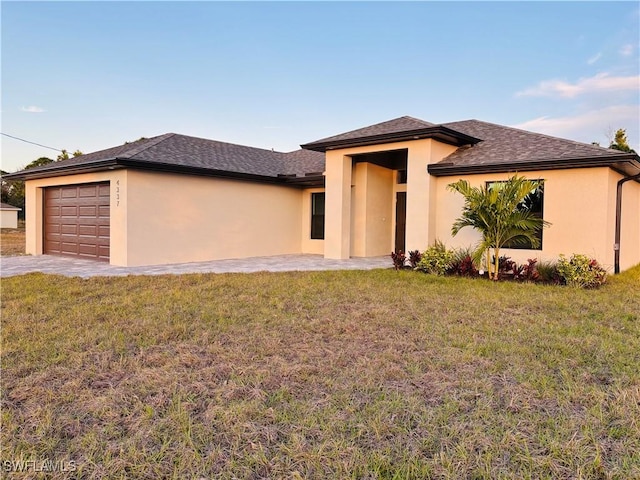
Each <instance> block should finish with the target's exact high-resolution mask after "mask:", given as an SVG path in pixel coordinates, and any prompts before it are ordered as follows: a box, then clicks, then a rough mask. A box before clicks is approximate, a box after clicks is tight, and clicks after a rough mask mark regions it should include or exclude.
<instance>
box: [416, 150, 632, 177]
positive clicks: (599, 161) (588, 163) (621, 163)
mask: <svg viewBox="0 0 640 480" xmlns="http://www.w3.org/2000/svg"><path fill="white" fill-rule="evenodd" d="M595 167H609V168H612V169H613V170H615V171H617V172H619V173H621V174H623V175H629V176H632V175H637V174H638V173H640V161H639V160H638V157H637V155H633V154H631V155H625V156H624V157H623V156H620V157H614V158H606V157H605V158H603V157H590V158H570V159H554V160H533V161H527V162H512V163H500V164H484V165H456V164H453V163H433V164H431V165H428V166H427V171H428V172H429V174H431V175H433V176H435V177H446V176H452V175H472V174H481V173H498V172H530V171H534V170H566V169H571V168H595Z"/></svg>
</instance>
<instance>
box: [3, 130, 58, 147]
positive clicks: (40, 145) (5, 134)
mask: <svg viewBox="0 0 640 480" xmlns="http://www.w3.org/2000/svg"><path fill="white" fill-rule="evenodd" d="M0 135H4V136H5V137H9V138H13V139H14V140H20V141H21V142H25V143H30V144H31V145H37V146H39V147H43V148H48V149H49V150H55V151H56V152H62V149H61V148H53V147H47V146H46V145H42V144H41V143H36V142H31V141H29V140H25V139H24V138H20V137H14V136H13V135H9V134H8V133H2V132H0Z"/></svg>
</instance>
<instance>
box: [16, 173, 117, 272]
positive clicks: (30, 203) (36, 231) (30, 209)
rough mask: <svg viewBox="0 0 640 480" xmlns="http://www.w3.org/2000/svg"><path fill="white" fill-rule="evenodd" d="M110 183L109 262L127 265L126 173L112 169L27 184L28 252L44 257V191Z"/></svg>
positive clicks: (26, 222)
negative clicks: (77, 185) (63, 186)
mask: <svg viewBox="0 0 640 480" xmlns="http://www.w3.org/2000/svg"><path fill="white" fill-rule="evenodd" d="M93 182H110V195H111V198H110V202H111V211H110V217H111V218H110V226H111V227H110V228H111V238H110V240H109V250H110V257H111V260H110V263H111V264H112V265H127V231H126V225H127V208H126V205H127V197H126V184H127V172H126V171H125V170H113V171H108V172H99V173H84V174H80V175H67V176H63V177H52V178H44V179H39V180H29V181H27V182H25V213H26V218H25V233H26V253H27V254H30V255H42V249H43V245H42V238H43V233H44V232H43V211H42V207H43V189H44V188H45V187H54V186H60V185H75V184H78V183H93Z"/></svg>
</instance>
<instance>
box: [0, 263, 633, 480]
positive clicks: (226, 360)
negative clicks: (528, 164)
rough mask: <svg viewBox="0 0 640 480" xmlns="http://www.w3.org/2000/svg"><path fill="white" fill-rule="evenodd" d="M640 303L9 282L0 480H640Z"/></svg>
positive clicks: (446, 281)
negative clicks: (21, 470) (45, 468)
mask: <svg viewBox="0 0 640 480" xmlns="http://www.w3.org/2000/svg"><path fill="white" fill-rule="evenodd" d="M639 286H640V267H637V268H635V269H633V270H632V271H629V272H626V273H625V274H623V275H621V276H617V277H613V278H611V279H610V281H609V283H607V284H606V285H604V286H603V287H602V288H600V289H598V290H593V291H587V290H575V289H570V288H568V287H554V286H541V285H527V284H516V283H499V284H494V283H492V282H487V281H484V280H480V279H475V280H471V279H464V278H454V277H446V278H443V277H434V276H428V275H422V274H416V273H414V272H405V271H398V272H397V271H393V270H376V271H370V272H353V271H349V272H318V273H260V274H250V275H246V274H226V275H215V274H207V275H182V276H159V277H143V276H139V277H127V278H92V279H85V280H83V279H79V278H74V279H69V278H63V277H60V276H50V275H42V274H31V275H26V276H21V277H13V278H9V279H3V281H2V398H1V399H2V432H1V444H2V461H3V463H2V465H1V466H0V467H1V468H2V469H3V472H8V471H9V470H11V469H13V470H15V469H16V468H17V466H19V465H18V462H20V461H32V462H34V463H32V464H26V467H27V468H26V469H27V470H28V473H27V474H26V475H27V477H28V478H33V477H37V476H38V475H40V476H41V478H47V479H49V478H70V477H71V478H74V477H78V478H96V479H98V478H100V479H101V478H147V479H156V478H194V479H196V478H242V479H244V478H256V479H258V478H311V479H325V478H362V479H374V478H381V479H382V478H384V479H391V478H397V479H405V478H406V479H409V478H415V479H427V478H438V479H440V478H443V479H444V478H451V479H454V478H476V479H503V478H504V479H507V478H508V479H521V478H531V479H534V478H535V479H539V478H550V479H551V478H553V479H557V478H559V479H579V478H582V479H592V478H594V479H595V478H598V479H599V478H603V479H606V478H619V479H628V478H640V420H639V419H640V288H639ZM44 461H50V463H49V465H53V467H55V468H53V469H54V470H56V469H57V470H58V472H54V473H38V472H36V471H35V470H36V469H35V468H34V467H33V465H34V464H35V465H37V466H39V467H42V462H44ZM8 462H13V463H8ZM23 466H24V465H23ZM61 470H67V471H66V472H64V471H61ZM15 478H23V477H21V476H20V475H17V476H16V477H15Z"/></svg>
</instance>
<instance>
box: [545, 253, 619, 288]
mask: <svg viewBox="0 0 640 480" xmlns="http://www.w3.org/2000/svg"><path fill="white" fill-rule="evenodd" d="M557 269H558V273H559V274H560V277H561V278H562V279H563V280H564V283H566V284H567V285H568V286H570V287H578V288H597V287H599V286H600V285H602V284H604V283H605V282H606V281H607V271H606V270H605V269H604V268H602V267H601V266H600V265H599V264H598V262H597V261H596V260H594V259H591V258H589V257H587V256H586V255H580V254H573V255H571V258H570V259H569V260H567V258H566V257H565V256H564V255H560V260H558V265H557Z"/></svg>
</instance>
